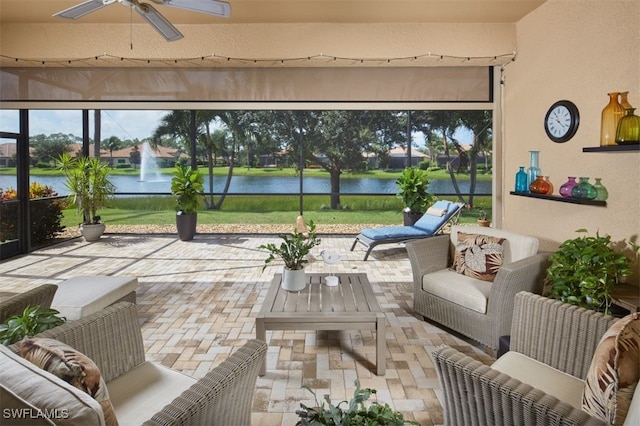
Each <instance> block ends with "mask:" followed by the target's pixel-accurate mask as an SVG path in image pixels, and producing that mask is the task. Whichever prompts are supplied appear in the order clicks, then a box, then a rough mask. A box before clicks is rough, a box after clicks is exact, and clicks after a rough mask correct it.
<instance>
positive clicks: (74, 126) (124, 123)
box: [0, 110, 169, 140]
mask: <svg viewBox="0 0 640 426" xmlns="http://www.w3.org/2000/svg"><path fill="white" fill-rule="evenodd" d="M168 112H169V111H159V110H154V111H119V110H102V114H101V117H102V132H101V133H102V138H103V139H104V138H108V137H111V136H117V137H119V138H120V139H122V140H126V139H144V138H148V137H150V136H151V135H152V134H153V131H154V130H155V129H156V127H157V126H158V124H159V123H160V120H161V119H162V117H163V116H164V115H165V114H167V113H168ZM17 117H18V112H17V111H15V110H14V111H7V110H0V129H2V130H4V131H10V132H17V131H18V124H17V123H18V119H17ZM89 123H90V124H89V126H90V129H93V111H89ZM29 132H30V133H31V135H39V134H45V135H50V134H54V133H64V134H69V133H71V134H74V135H75V136H78V137H82V111H80V110H31V111H30V115H29ZM91 132H93V130H91ZM90 136H91V137H92V136H93V134H90Z"/></svg>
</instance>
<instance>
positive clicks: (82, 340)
mask: <svg viewBox="0 0 640 426" xmlns="http://www.w3.org/2000/svg"><path fill="white" fill-rule="evenodd" d="M37 337H48V338H52V339H56V340H58V341H61V342H63V343H66V344H67V345H69V346H72V347H73V348H75V349H77V350H78V351H80V352H82V353H84V354H85V355H87V356H88V357H89V358H91V359H92V360H93V361H94V362H95V363H96V364H97V366H98V368H99V369H100V372H101V374H102V377H103V378H104V380H105V382H106V384H107V388H108V389H109V393H110V396H111V402H112V403H113V406H114V408H115V413H116V416H117V417H118V420H119V422H120V424H121V425H125V424H144V425H164V426H166V425H194V426H195V425H198V426H199V425H225V426H228V425H229V426H231V425H249V424H250V423H251V407H252V403H253V396H254V392H255V386H256V379H257V377H258V370H259V368H260V366H261V365H262V364H263V362H264V358H265V356H266V352H267V345H266V343H264V342H262V341H259V340H250V341H249V342H247V343H246V344H245V345H244V346H243V347H241V348H240V349H238V350H237V351H236V352H234V353H233V354H231V355H230V356H229V358H228V359H226V360H225V361H223V362H222V364H220V365H219V366H218V367H215V368H213V369H212V370H211V371H209V372H208V373H207V374H206V375H205V376H204V377H203V378H201V379H199V380H196V379H193V378H191V377H188V376H185V375H181V374H180V373H178V372H175V371H172V370H170V369H168V368H166V367H162V366H158V365H157V364H154V363H149V362H147V361H145V353H144V346H143V341H142V332H141V330H140V326H139V322H138V315H137V311H136V305H134V304H131V303H129V302H120V303H117V304H114V305H112V306H109V307H107V308H106V309H104V310H102V311H100V312H96V313H94V314H91V315H89V316H86V317H84V318H81V319H79V320H73V321H68V322H67V323H65V324H63V325H61V326H58V327H55V328H53V329H51V330H47V331H45V332H44V333H41V334H40V335H38V336H37ZM11 349H13V350H14V351H16V350H17V348H16V347H15V346H14V347H11ZM143 364H144V365H145V366H148V365H149V364H151V365H154V367H151V369H152V370H151V371H152V372H153V374H152V375H151V377H150V376H149V374H147V375H146V377H142V379H144V380H140V379H141V376H140V373H137V371H140V370H141V367H142V366H143ZM145 368H147V367H145ZM148 370H149V368H147V371H148ZM161 370H167V371H168V374H173V375H179V376H182V378H180V379H179V381H180V382H181V383H180V385H181V386H182V388H180V387H179V386H178V387H174V386H172V385H171V384H169V385H167V383H170V382H166V381H163V380H164V379H159V378H158V377H156V376H159V375H164V374H165V373H158V372H159V371H161ZM118 381H119V382H120V383H119V384H118V385H117V386H116V388H117V389H114V387H113V384H114V383H117V382H118ZM123 381H124V383H123ZM156 382H159V384H160V389H157V388H158V386H157V383H156ZM149 383H150V384H152V385H153V386H154V387H156V389H155V391H154V392H156V393H155V394H151V395H149V394H148V393H149V386H148V384H149ZM163 384H164V386H162V385H163ZM184 389H186V390H184ZM135 392H140V393H143V394H144V396H143V397H140V398H139V396H138V395H135V394H134V395H132V393H135ZM158 392H160V393H161V395H160V396H161V397H162V398H164V399H167V400H168V401H169V403H168V404H167V405H165V406H164V407H162V405H161V406H160V408H158V411H157V412H155V413H154V411H153V410H155V408H154V407H153V406H154V404H156V405H157V404H158V398H157V396H158ZM127 393H128V394H129V395H125V394H127ZM132 401H139V402H140V403H139V404H137V405H136V404H134V405H135V406H133V407H132V406H131V405H132ZM125 405H126V407H125V408H124V409H122V406H125ZM149 411H151V414H150V417H151V418H148V417H147V419H148V420H145V419H138V418H137V417H140V416H141V415H144V414H146V413H147V412H149ZM123 412H125V414H126V416H124V417H121V414H122V413H123ZM132 416H134V418H132Z"/></svg>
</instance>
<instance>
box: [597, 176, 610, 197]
mask: <svg viewBox="0 0 640 426" xmlns="http://www.w3.org/2000/svg"><path fill="white" fill-rule="evenodd" d="M595 179H596V183H594V184H593V187H594V188H595V189H596V192H597V194H598V195H597V196H596V200H598V201H606V200H607V198H609V191H607V188H605V187H604V185H603V184H602V182H601V180H602V178H595Z"/></svg>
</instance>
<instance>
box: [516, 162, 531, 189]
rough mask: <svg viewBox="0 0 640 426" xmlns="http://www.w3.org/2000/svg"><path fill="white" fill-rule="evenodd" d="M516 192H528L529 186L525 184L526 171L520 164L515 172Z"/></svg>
mask: <svg viewBox="0 0 640 426" xmlns="http://www.w3.org/2000/svg"><path fill="white" fill-rule="evenodd" d="M516 192H520V193H523V192H524V193H526V192H529V187H528V186H527V173H526V172H525V171H524V166H520V170H518V173H516Z"/></svg>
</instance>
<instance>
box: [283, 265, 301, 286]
mask: <svg viewBox="0 0 640 426" xmlns="http://www.w3.org/2000/svg"><path fill="white" fill-rule="evenodd" d="M306 286H307V282H306V278H305V276H304V269H296V270H292V269H287V268H284V269H283V271H282V288H283V289H285V290H287V291H300V290H304V288H305V287H306Z"/></svg>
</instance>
